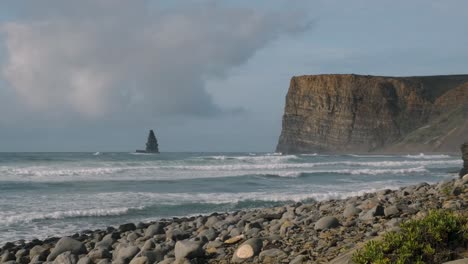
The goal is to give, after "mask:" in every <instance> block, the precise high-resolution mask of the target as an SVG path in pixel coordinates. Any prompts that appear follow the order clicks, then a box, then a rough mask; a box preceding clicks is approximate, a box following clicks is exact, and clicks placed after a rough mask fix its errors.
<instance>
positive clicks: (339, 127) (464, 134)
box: [276, 74, 468, 153]
mask: <svg viewBox="0 0 468 264" xmlns="http://www.w3.org/2000/svg"><path fill="white" fill-rule="evenodd" d="M467 139H468V75H447V76H425V77H382V76H362V75H354V74H344V75H335V74H332V75H307V76H298V77H293V78H292V79H291V84H290V87H289V91H288V94H287V96H286V106H285V112H284V116H283V127H282V131H281V136H280V138H279V142H278V146H277V149H276V150H277V151H278V152H283V153H305V152H458V151H459V147H460V144H461V143H463V142H464V141H466V140H467Z"/></svg>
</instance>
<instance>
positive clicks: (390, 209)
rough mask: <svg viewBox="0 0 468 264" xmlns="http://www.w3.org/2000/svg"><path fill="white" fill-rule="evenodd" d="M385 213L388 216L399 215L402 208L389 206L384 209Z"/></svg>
mask: <svg viewBox="0 0 468 264" xmlns="http://www.w3.org/2000/svg"><path fill="white" fill-rule="evenodd" d="M384 214H385V216H387V217H392V216H397V215H399V214H400V210H398V207H396V206H395V205H391V206H387V207H385V209H384Z"/></svg>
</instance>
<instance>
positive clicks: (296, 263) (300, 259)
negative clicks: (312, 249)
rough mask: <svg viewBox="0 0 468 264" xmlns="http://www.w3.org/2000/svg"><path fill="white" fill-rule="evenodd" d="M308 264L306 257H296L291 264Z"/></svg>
mask: <svg viewBox="0 0 468 264" xmlns="http://www.w3.org/2000/svg"><path fill="white" fill-rule="evenodd" d="M303 263H307V256H306V255H298V256H296V257H295V258H294V259H293V260H291V262H289V264H303Z"/></svg>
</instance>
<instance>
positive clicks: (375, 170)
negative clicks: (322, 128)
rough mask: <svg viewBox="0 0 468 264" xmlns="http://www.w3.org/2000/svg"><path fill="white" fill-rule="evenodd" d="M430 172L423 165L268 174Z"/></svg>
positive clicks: (287, 175) (292, 176) (283, 175)
mask: <svg viewBox="0 0 468 264" xmlns="http://www.w3.org/2000/svg"><path fill="white" fill-rule="evenodd" d="M423 172H428V170H426V169H425V168H424V167H423V166H421V167H416V168H406V169H357V170H352V169H343V170H313V171H286V172H278V173H276V174H267V175H271V176H279V177H291V178H296V177H300V176H302V175H304V174H320V173H336V174H351V175H381V174H393V175H395V174H411V173H423Z"/></svg>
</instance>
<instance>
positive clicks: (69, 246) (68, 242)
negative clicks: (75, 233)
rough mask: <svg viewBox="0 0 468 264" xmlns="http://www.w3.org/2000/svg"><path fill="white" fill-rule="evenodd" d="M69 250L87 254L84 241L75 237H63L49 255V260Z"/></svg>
mask: <svg viewBox="0 0 468 264" xmlns="http://www.w3.org/2000/svg"><path fill="white" fill-rule="evenodd" d="M67 251H70V253H71V254H74V255H80V254H86V247H85V246H84V244H83V243H82V242H80V241H77V240H75V239H73V238H69V237H62V238H61V239H60V240H59V241H58V242H57V244H56V245H55V247H54V249H52V251H51V252H50V254H49V256H47V261H53V260H55V258H56V257H57V256H58V255H60V254H62V253H64V252H67Z"/></svg>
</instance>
